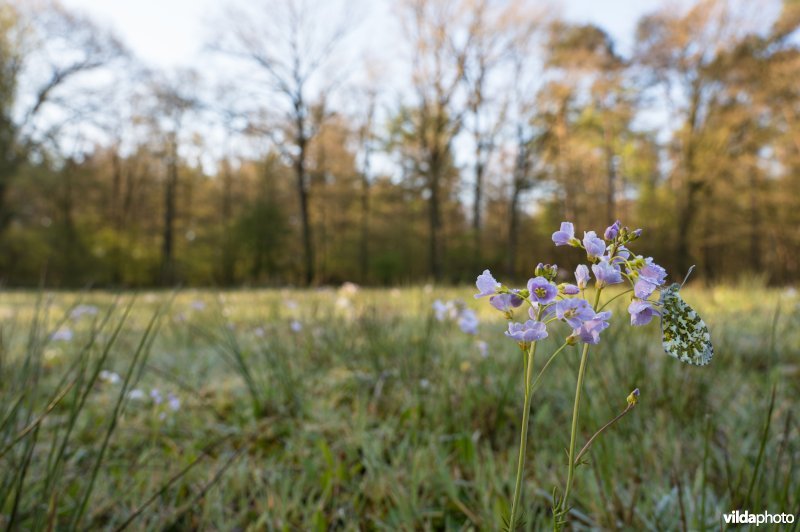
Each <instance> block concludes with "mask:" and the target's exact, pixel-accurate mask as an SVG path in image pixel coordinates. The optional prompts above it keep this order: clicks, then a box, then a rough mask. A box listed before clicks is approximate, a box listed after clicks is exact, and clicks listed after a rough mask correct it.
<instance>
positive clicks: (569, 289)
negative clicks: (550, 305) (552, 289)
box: [558, 283, 581, 296]
mask: <svg viewBox="0 0 800 532" xmlns="http://www.w3.org/2000/svg"><path fill="white" fill-rule="evenodd" d="M558 291H559V292H561V293H562V294H564V295H567V296H574V295H576V294H578V293H580V291H581V289H580V288H578V287H577V286H575V285H574V284H570V283H561V284H560V285H558Z"/></svg>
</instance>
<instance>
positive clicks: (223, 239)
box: [0, 0, 800, 287]
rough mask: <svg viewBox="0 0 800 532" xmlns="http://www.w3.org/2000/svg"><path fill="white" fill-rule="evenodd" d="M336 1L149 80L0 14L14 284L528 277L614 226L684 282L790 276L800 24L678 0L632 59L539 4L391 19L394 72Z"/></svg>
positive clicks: (425, 4)
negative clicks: (563, 232) (200, 63)
mask: <svg viewBox="0 0 800 532" xmlns="http://www.w3.org/2000/svg"><path fill="white" fill-rule="evenodd" d="M395 4H396V5H395ZM349 5H350V3H342V4H339V5H335V3H325V4H323V3H319V2H304V1H302V0H292V1H285V2H284V1H274V0H262V1H259V2H250V3H244V2H242V3H239V4H238V5H231V6H229V7H228V8H227V9H226V10H225V11H224V13H222V14H221V15H220V17H219V19H218V20H217V21H216V22H217V25H216V27H215V28H214V29H213V30H212V29H209V32H208V33H209V38H208V41H209V42H208V46H206V52H205V54H207V59H204V61H206V62H205V63H204V64H205V67H204V68H203V69H202V70H189V69H186V70H180V71H176V72H158V71H153V70H150V69H148V68H146V66H143V65H141V64H140V63H139V62H138V61H137V60H136V58H134V57H132V56H131V54H130V53H129V52H128V51H127V50H126V48H125V46H124V45H123V44H122V43H121V42H120V41H119V40H118V39H117V38H115V37H114V36H113V34H111V33H110V32H109V31H107V30H105V29H103V28H100V27H98V26H97V25H96V24H95V23H93V22H92V21H91V20H89V19H88V18H86V17H84V16H82V15H80V14H76V13H71V12H69V11H68V10H66V9H65V8H64V7H62V6H61V5H59V4H58V3H54V2H39V3H30V2H23V1H21V0H20V1H16V2H7V1H6V2H4V3H0V282H2V283H3V284H5V285H12V286H16V285H19V286H29V285H35V284H39V283H40V282H42V281H43V280H44V282H46V283H47V284H48V285H49V286H65V287H66V286H87V285H93V286H115V287H123V286H151V285H160V286H172V285H176V284H182V285H219V286H233V285H278V284H297V285H306V284H324V283H338V282H343V281H356V282H359V283H365V284H392V283H403V282H418V281H422V280H437V281H442V282H462V281H466V280H472V279H474V277H475V275H476V273H478V272H480V271H481V270H483V269H484V268H487V267H488V268H491V269H492V270H493V271H496V272H498V275H499V272H503V278H520V277H524V276H527V275H529V274H530V272H531V271H532V268H533V266H534V265H535V264H536V263H537V262H539V261H548V259H551V260H552V259H554V258H555V259H556V260H559V259H561V258H562V257H561V253H560V251H561V250H556V249H555V248H553V247H552V246H551V245H550V242H549V240H550V234H551V233H552V231H553V230H555V228H557V226H558V224H559V223H560V222H561V221H562V220H570V221H573V222H574V223H575V225H576V228H577V229H578V230H579V232H580V231H582V230H584V229H598V230H602V229H603V228H604V227H605V226H606V225H608V224H609V223H610V222H611V221H613V220H614V219H617V218H621V219H622V220H623V221H624V222H625V223H626V224H628V225H631V226H641V227H643V228H645V230H646V231H647V232H648V233H649V234H651V235H653V237H651V238H648V239H644V240H643V245H645V246H650V247H649V248H647V249H644V250H643V251H645V252H648V253H652V254H653V255H657V256H659V257H669V259H667V260H666V261H663V262H665V264H664V265H665V266H666V267H667V268H668V271H670V272H673V273H674V277H680V276H682V275H683V273H685V272H686V271H687V269H688V268H689V266H690V265H692V264H696V265H697V267H698V270H697V273H698V274H699V275H700V276H702V277H703V278H705V279H707V280H710V281H714V280H728V279H735V278H738V277H740V276H747V275H758V276H761V277H763V278H764V279H765V280H766V281H769V282H773V283H786V282H793V281H796V280H797V279H798V278H800V263H799V262H798V261H799V260H800V257H799V256H798V253H797V250H798V249H800V230H798V227H799V226H800V120H798V119H800V82H798V80H800V44H799V43H800V41H799V40H798V32H797V28H798V24H800V2H797V1H796V0H786V1H784V2H779V1H774V2H749V1H744V0H742V1H738V2H734V1H723V0H700V1H697V2H694V3H692V4H687V5H685V6H683V8H682V9H676V8H675V6H674V5H673V4H671V3H670V4H669V5H668V6H667V4H665V7H664V8H663V9H661V10H657V11H655V12H653V13H651V14H648V15H646V16H644V17H642V18H641V19H640V20H639V22H638V27H637V32H636V39H635V43H634V45H633V47H632V49H631V50H630V51H629V52H626V53H621V52H620V51H619V50H618V49H617V47H616V46H615V43H614V41H613V40H612V38H611V36H610V35H609V34H608V33H606V32H605V31H604V30H603V29H602V28H599V27H596V26H593V25H586V24H572V23H569V22H566V21H564V20H560V19H559V18H558V17H556V16H554V15H553V14H552V10H551V9H549V8H548V6H546V5H544V4H536V3H533V2H530V1H527V0H519V1H513V0H506V1H499V0H497V1H496V0H402V1H400V2H397V3H393V7H394V8H395V11H393V17H394V18H393V19H392V20H393V21H394V22H395V23H396V24H395V25H396V29H397V35H398V38H397V39H396V41H397V42H394V44H396V45H397V46H396V48H397V49H396V50H395V49H390V50H387V51H386V52H385V54H384V55H383V56H381V55H380V51H379V50H378V51H376V50H375V49H374V48H375V46H374V45H373V46H370V44H369V39H365V37H364V36H365V35H372V36H373V37H374V34H370V33H364V31H363V27H364V26H367V27H369V25H370V22H369V20H367V21H362V22H361V26H357V27H353V26H352V24H353V21H354V20H357V19H358V18H359V16H358V15H359V14H358V13H353V12H352V11H350V10H349V9H350V8H349V7H348V6H349ZM365 43H366V44H365ZM364 48H368V50H364ZM397 50H402V53H397ZM366 52H369V53H371V54H373V55H371V56H370V58H369V59H363V60H362V59H361V58H362V57H364V55H365V53H366ZM581 234H582V233H581ZM569 260H570V259H569V258H568V255H567V254H564V260H563V261H559V263H560V264H562V266H563V267H564V268H572V267H574V264H572V263H570V262H569Z"/></svg>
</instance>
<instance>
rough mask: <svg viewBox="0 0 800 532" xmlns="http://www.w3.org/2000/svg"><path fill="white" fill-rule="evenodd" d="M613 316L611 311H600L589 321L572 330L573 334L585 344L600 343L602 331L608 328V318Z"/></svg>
mask: <svg viewBox="0 0 800 532" xmlns="http://www.w3.org/2000/svg"><path fill="white" fill-rule="evenodd" d="M610 318H611V311H605V312H600V313H599V314H597V315H595V317H594V318H593V319H591V320H589V321H585V322H583V324H582V325H581V326H580V327H579V328H577V329H575V330H574V331H572V334H573V335H574V336H576V337H577V338H579V339H580V341H581V342H583V343H585V344H597V343H600V333H601V332H602V331H604V330H605V329H607V328H608V320H609V319H610Z"/></svg>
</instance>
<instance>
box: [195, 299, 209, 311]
mask: <svg viewBox="0 0 800 532" xmlns="http://www.w3.org/2000/svg"><path fill="white" fill-rule="evenodd" d="M192 308H193V309H194V310H203V309H205V308H206V304H205V302H204V301H201V300H199V299H195V300H194V301H192Z"/></svg>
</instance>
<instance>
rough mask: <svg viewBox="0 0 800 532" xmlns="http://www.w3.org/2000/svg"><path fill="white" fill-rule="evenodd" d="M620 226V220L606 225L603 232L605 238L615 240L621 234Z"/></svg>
mask: <svg viewBox="0 0 800 532" xmlns="http://www.w3.org/2000/svg"><path fill="white" fill-rule="evenodd" d="M619 227H620V223H619V220H617V221H616V222H614V223H613V224H611V225H609V226H608V227H606V231H605V233H603V238H605V239H606V240H614V239H615V238H617V235H618V234H619Z"/></svg>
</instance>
